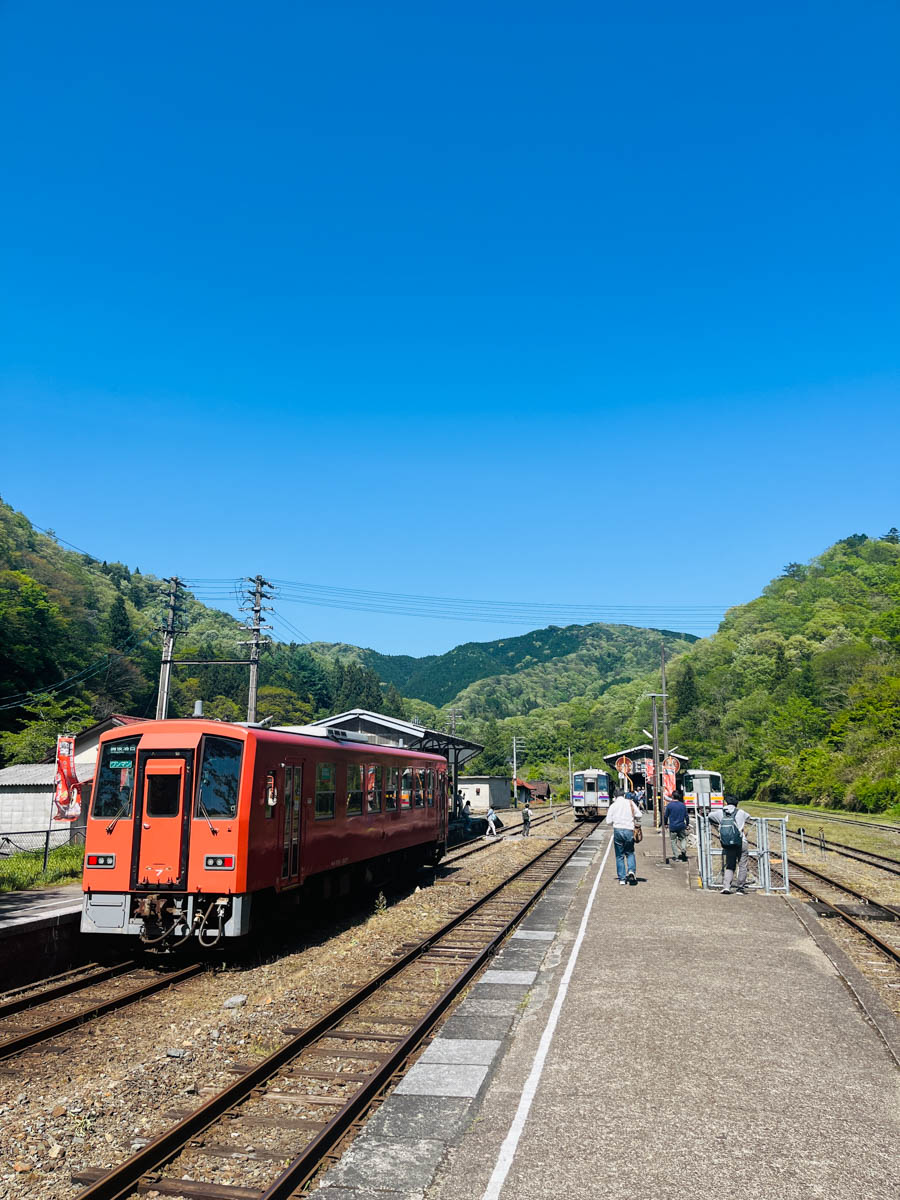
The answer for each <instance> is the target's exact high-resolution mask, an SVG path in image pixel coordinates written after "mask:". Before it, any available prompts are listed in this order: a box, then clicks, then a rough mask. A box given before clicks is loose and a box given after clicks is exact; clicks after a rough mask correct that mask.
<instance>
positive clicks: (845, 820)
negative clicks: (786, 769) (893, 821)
mask: <svg viewBox="0 0 900 1200" xmlns="http://www.w3.org/2000/svg"><path fill="white" fill-rule="evenodd" d="M779 808H781V806H780V805H779ZM782 811H783V812H788V813H793V814H794V815H795V816H797V817H809V818H810V820H812V818H814V817H815V818H816V819H818V820H819V821H834V823H835V824H836V825H862V826H863V827H864V828H865V829H884V830H886V831H887V832H888V833H900V825H883V824H880V823H879V822H878V821H857V820H856V819H855V818H854V817H838V816H832V815H831V813H821V812H816V811H815V809H812V810H810V809H805V810H804V809H802V808H784V809H782ZM751 815H753V814H751ZM762 815H764V816H768V817H771V816H775V815H777V814H775V813H772V812H766V813H764V814H762Z"/></svg>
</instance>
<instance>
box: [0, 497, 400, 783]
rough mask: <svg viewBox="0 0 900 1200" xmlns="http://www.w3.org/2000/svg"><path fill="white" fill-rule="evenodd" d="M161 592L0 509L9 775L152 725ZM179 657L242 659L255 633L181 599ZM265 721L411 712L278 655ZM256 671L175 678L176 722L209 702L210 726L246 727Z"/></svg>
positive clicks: (333, 672) (373, 687)
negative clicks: (104, 736) (126, 727)
mask: <svg viewBox="0 0 900 1200" xmlns="http://www.w3.org/2000/svg"><path fill="white" fill-rule="evenodd" d="M163 597H164V586H163V582H162V581H161V580H159V579H157V578H155V577H154V576H152V575H143V574H141V572H140V571H139V570H137V569H134V570H131V569H129V568H128V567H126V566H125V565H124V564H122V563H117V562H113V563H110V562H102V561H99V560H97V559H95V558H92V557H91V556H90V555H88V554H80V553H77V552H75V551H73V550H66V549H64V548H63V547H62V546H60V545H59V543H58V542H57V541H56V540H55V539H54V537H53V536H47V535H46V534H43V533H40V532H39V531H38V530H36V529H35V528H34V527H33V526H32V525H31V523H30V522H29V521H28V520H27V518H26V517H24V516H23V515H22V514H21V513H17V512H15V511H14V510H13V509H12V508H10V507H9V506H8V505H6V504H4V503H3V502H2V501H0V765H4V764H6V763H11V762H30V761H34V760H39V759H41V758H42V757H43V756H44V755H45V754H47V753H48V752H50V751H52V749H53V747H54V745H55V743H56V736H57V734H58V733H63V732H66V731H68V732H73V733H77V732H78V731H79V730H81V729H84V728H86V727H87V726H89V725H91V724H93V723H95V722H96V721H99V720H102V719H103V718H104V717H106V716H108V715H109V713H111V712H126V713H130V714H132V715H135V716H151V717H152V716H153V715H154V712H155V707H156V695H157V687H158V681H159V664H160V657H161V651H160V638H159V630H160V628H161V626H162V623H163V614H164V609H165V601H164V598H163ZM180 608H181V618H180V625H181V628H182V629H183V633H182V634H181V635H180V636H179V637H178V639H177V644H176V658H185V659H187V658H195V659H196V658H200V659H210V660H216V659H228V658H241V657H243V656H244V655H245V654H246V648H243V649H242V648H241V647H240V646H239V643H240V642H241V641H246V639H247V630H246V628H245V627H244V626H243V625H242V624H241V623H240V622H239V621H236V620H235V618H234V617H232V616H230V615H229V614H228V613H223V612H218V611H217V610H215V609H211V608H207V607H206V606H205V605H203V604H200V603H198V602H197V601H196V600H195V599H194V598H193V597H192V596H191V595H190V593H184V594H183V596H182V600H181V605H180ZM260 684H261V686H260V689H259V712H260V716H272V717H274V719H275V721H276V722H279V723H288V722H303V721H308V720H311V719H312V718H314V717H316V716H321V715H324V714H325V713H328V712H337V711H340V710H342V709H346V708H353V707H356V706H357V705H359V706H365V707H368V708H376V709H381V710H382V711H386V712H395V713H397V714H398V715H399V714H400V713H402V711H403V704H402V700H401V698H400V696H399V694H398V693H397V692H396V690H395V689H393V688H390V687H389V688H386V689H385V688H382V686H381V682H380V680H379V678H378V676H377V675H375V673H374V672H373V671H371V670H369V669H368V668H367V667H365V666H364V665H363V664H361V663H348V664H344V663H326V664H323V662H322V661H321V660H320V659H319V658H317V657H315V656H313V655H311V654H310V653H309V652H308V651H307V650H306V649H305V648H304V647H301V646H295V645H291V646H285V645H276V646H274V647H272V649H271V650H269V651H268V652H267V653H266V654H265V655H264V657H263V661H262V665H261V667H260ZM247 690H248V671H247V669H246V668H245V667H241V666H236V667H234V666H226V665H224V664H223V665H221V666H218V665H210V666H203V667H182V668H180V669H179V668H176V670H175V672H174V673H173V681H172V692H171V701H170V709H169V711H170V714H171V715H172V716H186V715H189V714H190V713H191V712H192V710H193V702H194V700H195V699H203V700H204V701H205V702H206V704H205V711H206V712H207V714H208V715H210V716H216V717H222V718H226V719H230V720H243V719H245V718H246V712H247Z"/></svg>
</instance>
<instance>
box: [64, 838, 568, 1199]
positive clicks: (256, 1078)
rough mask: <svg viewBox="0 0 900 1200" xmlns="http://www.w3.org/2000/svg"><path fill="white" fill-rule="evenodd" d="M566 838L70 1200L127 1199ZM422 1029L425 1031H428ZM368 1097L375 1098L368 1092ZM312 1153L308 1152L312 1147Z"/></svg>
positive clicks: (341, 1127)
mask: <svg viewBox="0 0 900 1200" xmlns="http://www.w3.org/2000/svg"><path fill="white" fill-rule="evenodd" d="M589 832H590V831H589ZM570 836H571V835H568V834H567V835H564V836H563V837H560V838H558V839H557V840H556V841H555V842H553V843H551V845H549V846H548V847H547V848H546V849H545V850H542V851H541V852H540V853H539V854H537V855H536V856H535V857H534V858H533V859H531V860H530V861H529V862H528V863H526V864H525V865H524V866H522V867H520V868H519V869H518V870H517V871H515V872H514V873H513V874H512V875H511V876H510V877H509V878H508V879H505V880H503V882H502V883H500V884H498V885H497V886H496V887H494V888H492V889H491V890H490V891H489V892H488V893H487V894H486V895H484V896H482V897H481V898H480V899H479V900H477V901H475V903H474V904H472V905H470V906H469V907H468V908H466V909H465V910H464V911H463V912H461V913H458V914H457V915H456V916H455V917H452V918H451V919H450V920H449V921H448V922H446V923H445V924H444V925H443V926H441V927H440V928H439V929H437V930H436V931H435V932H434V933H432V934H429V935H428V937H426V938H424V939H423V940H422V941H421V942H419V943H418V944H417V945H416V946H415V947H413V949H411V950H409V951H408V952H407V953H405V954H403V955H402V956H400V957H399V958H397V960H396V961H395V962H393V963H391V964H390V966H388V967H386V968H385V969H384V970H383V971H381V972H380V973H379V974H378V975H376V976H375V977H374V978H373V979H371V980H369V981H368V983H365V984H363V986H362V987H361V988H358V989H357V990H356V991H355V992H353V993H352V995H350V996H348V997H347V998H346V999H345V1000H343V1001H341V1002H340V1003H339V1004H338V1005H336V1006H335V1007H334V1008H333V1009H332V1010H331V1011H330V1012H329V1013H326V1014H325V1015H324V1016H322V1017H320V1018H319V1019H318V1020H317V1021H315V1022H314V1023H313V1024H312V1025H311V1026H309V1028H308V1029H305V1030H304V1031H303V1032H301V1033H299V1034H297V1035H296V1036H295V1037H293V1038H291V1040H290V1041H288V1042H286V1043H285V1044H284V1045H283V1046H281V1047H280V1048H279V1049H278V1050H276V1051H274V1052H273V1053H272V1054H270V1055H269V1056H268V1058H265V1059H263V1060H262V1062H259V1063H257V1064H256V1065H255V1066H253V1067H251V1068H250V1069H249V1070H248V1071H246V1072H245V1073H244V1074H243V1075H241V1076H240V1077H239V1078H238V1079H236V1080H235V1081H234V1082H233V1083H231V1084H229V1085H228V1086H226V1087H225V1088H223V1089H222V1090H221V1091H220V1092H218V1093H217V1094H216V1095H215V1096H213V1097H211V1098H210V1099H209V1100H208V1101H206V1103H205V1104H202V1105H201V1106H200V1107H199V1108H197V1109H195V1110H194V1112H192V1113H190V1114H188V1116H186V1117H184V1118H183V1119H182V1120H181V1121H179V1122H178V1123H177V1124H175V1125H173V1126H171V1127H170V1128H169V1129H167V1130H164V1131H163V1132H162V1133H161V1134H159V1135H158V1136H157V1137H156V1138H154V1139H153V1140H152V1141H151V1142H149V1143H148V1144H147V1145H146V1146H144V1147H142V1148H141V1149H140V1150H138V1151H137V1152H136V1153H135V1154H133V1155H132V1156H131V1157H130V1158H128V1159H126V1160H125V1162H123V1163H121V1164H120V1165H119V1166H118V1167H114V1168H112V1170H110V1171H108V1172H105V1173H104V1174H103V1176H102V1177H101V1178H99V1179H96V1180H95V1181H94V1182H92V1183H91V1184H90V1185H89V1186H88V1187H87V1188H86V1189H85V1190H84V1191H82V1192H80V1193H79V1195H78V1196H77V1197H76V1200H125V1197H127V1196H129V1195H130V1194H131V1193H132V1192H133V1191H134V1190H135V1189H136V1188H137V1187H138V1185H139V1184H140V1181H141V1179H142V1177H143V1176H146V1175H147V1174H148V1173H150V1172H155V1171H158V1170H159V1168H160V1167H162V1166H163V1165H164V1164H165V1163H166V1162H168V1161H169V1160H170V1159H171V1158H173V1157H175V1156H176V1155H177V1154H178V1153H179V1152H180V1151H181V1150H183V1149H184V1148H185V1147H186V1146H187V1144H188V1143H189V1142H190V1141H192V1140H193V1139H195V1138H197V1137H198V1136H199V1135H200V1134H202V1133H203V1132H204V1131H205V1130H206V1129H208V1128H209V1127H210V1126H212V1125H214V1124H215V1123H216V1122H217V1121H218V1120H219V1119H220V1118H221V1117H222V1116H224V1115H225V1113H227V1112H229V1111H230V1110H231V1109H234V1108H235V1107H236V1106H237V1105H239V1104H241V1103H243V1102H244V1101H245V1100H247V1099H248V1098H249V1097H250V1096H251V1095H252V1094H253V1093H254V1092H255V1091H256V1090H257V1089H258V1088H259V1087H260V1086H261V1085H262V1084H264V1083H266V1081H268V1080H269V1079H271V1078H273V1077H274V1076H276V1075H277V1074H278V1072H279V1071H280V1070H281V1069H282V1068H283V1067H285V1066H287V1064H288V1063H290V1062H291V1061H292V1060H294V1059H295V1058H297V1057H298V1056H299V1055H300V1054H301V1053H302V1051H303V1050H305V1049H306V1048H307V1047H309V1046H310V1045H312V1044H313V1043H314V1042H316V1041H318V1040H319V1039H320V1038H322V1037H323V1036H325V1035H326V1034H327V1033H328V1031H329V1030H332V1029H334V1028H335V1027H336V1026H338V1025H340V1023H341V1022H342V1021H344V1020H345V1019H346V1018H347V1017H348V1016H349V1015H350V1014H351V1013H353V1012H354V1011H356V1010H357V1009H358V1008H359V1007H360V1005H361V1004H362V1003H363V1001H365V1000H367V999H368V998H369V997H370V996H372V995H374V994H375V993H377V992H378V991H379V990H380V989H381V988H382V987H384V985H385V984H386V983H388V982H389V981H390V980H392V979H393V978H394V977H395V976H397V975H399V974H400V973H401V972H402V971H404V970H405V969H406V968H407V967H408V966H410V965H411V964H412V963H414V962H415V961H416V960H417V959H418V958H420V957H422V956H424V955H425V954H426V953H427V952H428V951H429V950H430V949H431V948H432V947H433V946H434V945H435V943H437V942H438V941H440V940H441V939H442V938H444V937H446V935H447V934H449V933H451V932H452V931H453V930H454V929H456V928H457V927H458V926H460V925H462V924H463V923H464V922H465V921H466V920H468V919H469V918H470V917H471V916H472V915H473V914H474V913H477V912H478V911H479V910H480V909H482V908H484V907H485V906H486V905H488V904H489V903H490V902H491V901H492V900H493V899H494V898H495V897H497V896H498V895H499V894H500V893H501V892H502V891H503V890H505V889H506V888H508V887H509V886H510V884H512V883H514V882H515V881H517V880H518V879H519V878H520V877H521V876H524V875H525V874H526V873H527V872H528V871H533V870H534V868H535V867H536V866H537V865H538V864H539V863H540V862H541V861H542V860H543V859H545V858H546V857H547V856H548V855H550V854H552V853H553V851H554V850H556V849H557V848H558V847H559V846H560V845H561V844H562V843H563V842H564V841H566V839H567V838H568V837H570ZM585 836H586V835H585ZM583 840H584V839H583V838H577V839H576V838H573V839H572V841H573V846H572V849H571V851H570V853H568V854H567V855H565V856H564V857H563V858H562V859H561V860H560V862H559V864H558V865H557V866H556V867H555V869H554V870H553V871H552V872H551V874H550V875H549V876H548V877H547V879H546V880H544V881H543V883H542V884H541V886H540V887H539V888H538V889H537V890H536V891H535V892H534V893H533V894H532V895H531V896H530V897H529V899H528V900H527V901H526V902H525V904H524V906H522V907H521V908H518V909H517V913H516V915H515V917H513V918H510V919H509V921H508V922H507V923H506V924H505V925H504V927H503V928H502V929H501V931H500V932H499V933H497V934H496V935H495V936H494V937H492V938H491V939H490V940H489V942H488V944H487V947H486V949H485V950H484V951H483V952H481V953H479V955H478V958H477V959H476V960H475V963H477V965H475V963H473V964H467V965H466V969H465V971H464V972H463V973H462V976H461V978H462V980H463V982H461V983H459V986H458V988H457V991H458V990H461V988H462V987H464V986H465V983H466V982H468V979H469V978H470V977H471V975H472V974H474V973H475V971H477V970H478V969H479V968H480V966H481V965H483V962H484V961H485V959H486V957H488V951H489V950H490V949H491V948H493V947H495V946H496V945H497V943H498V942H499V941H500V940H502V938H504V937H505V936H506V934H507V933H508V932H509V928H510V927H511V925H513V924H515V923H516V921H518V920H520V919H521V915H522V912H523V911H526V910H527V909H528V908H530V906H531V905H532V904H533V903H534V901H535V900H536V899H537V898H538V896H539V895H540V894H541V893H542V892H543V891H544V890H545V888H546V887H548V886H549V884H550V883H551V882H552V880H553V879H554V878H555V877H556V875H557V874H558V873H559V872H560V871H561V870H562V869H563V867H564V866H565V865H566V864H567V863H568V861H569V860H570V859H571V857H572V855H574V854H575V853H576V851H577V850H578V849H579V847H580V846H581V844H582V842H583ZM451 986H452V985H451ZM449 990H450V989H447V990H446V991H445V993H444V994H443V995H442V996H441V997H440V999H439V1000H438V1001H437V1002H436V1004H435V1005H433V1006H432V1009H430V1010H429V1015H431V1014H432V1013H433V1014H434V1015H433V1017H432V1020H431V1023H430V1024H433V1023H434V1021H435V1020H436V1019H437V1017H438V1016H439V1015H440V1013H441V1012H443V1010H444V1008H446V1007H447V1005H448V1004H449V1003H450V1000H451V999H452V997H449V998H448V992H449ZM454 994H455V993H454ZM428 1028H430V1025H429V1026H428ZM426 1032H427V1029H425V1028H424V1024H423V1028H422V1032H421V1033H420V1037H419V1040H421V1037H422V1036H424V1034H425V1033H426ZM411 1036H412V1035H410V1037H411ZM408 1042H409V1039H407V1041H404V1042H403V1043H402V1046H403V1052H402V1054H400V1053H399V1052H398V1053H397V1054H394V1055H392V1056H391V1060H388V1061H386V1062H385V1063H384V1064H383V1066H382V1067H380V1068H379V1069H378V1071H377V1078H378V1081H379V1082H378V1088H379V1089H380V1088H382V1087H384V1086H385V1084H386V1083H387V1081H388V1080H389V1079H390V1077H391V1076H392V1075H393V1074H394V1073H395V1072H396V1070H397V1066H398V1064H399V1063H400V1062H402V1061H403V1060H404V1059H405V1058H407V1057H408V1056H409V1054H410V1052H411V1045H410V1044H408ZM364 1090H365V1091H368V1090H370V1089H368V1086H367V1088H366V1089H364ZM372 1094H373V1095H374V1092H373V1093H372ZM370 1100H371V1096H369V1097H368V1098H366V1099H365V1100H363V1092H357V1093H356V1094H355V1095H354V1096H353V1097H352V1098H351V1100H350V1101H349V1103H348V1105H347V1106H346V1110H345V1109H342V1110H341V1112H340V1113H338V1114H337V1115H336V1116H335V1117H334V1118H333V1119H332V1120H331V1121H330V1122H329V1124H328V1126H326V1129H323V1130H322V1131H321V1133H320V1134H319V1135H318V1136H317V1137H316V1138H315V1139H314V1142H315V1144H316V1145H317V1147H318V1154H319V1159H321V1157H322V1156H323V1155H324V1153H325V1149H326V1147H325V1138H324V1135H325V1133H326V1131H329V1130H330V1131H331V1141H330V1142H329V1145H331V1144H333V1143H334V1141H336V1140H337V1139H338V1138H339V1137H340V1136H342V1135H343V1133H344V1132H345V1130H346V1128H347V1127H349V1125H350V1124H351V1123H352V1122H353V1120H355V1118H356V1116H357V1115H358V1114H359V1113H360V1112H361V1111H362V1110H363V1108H364V1107H365V1106H366V1105H367V1104H369V1103H370ZM351 1114H352V1115H351ZM310 1145H312V1143H311V1144H310ZM309 1149H310V1147H307V1148H306V1149H305V1150H304V1151H303V1152H302V1153H301V1155H300V1156H298V1158H297V1159H294V1160H293V1162H292V1163H291V1164H290V1166H289V1167H288V1168H287V1170H286V1171H285V1172H283V1173H282V1175H281V1176H279V1177H278V1179H276V1180H275V1183H273V1184H272V1185H271V1188H270V1189H269V1192H270V1193H271V1194H273V1195H274V1194H277V1195H288V1194H289V1193H290V1192H291V1191H293V1190H294V1189H295V1187H296V1186H297V1185H296V1183H295V1182H293V1181H294V1180H295V1179H296V1177H297V1176H298V1172H299V1171H302V1170H306V1169H307V1168H306V1166H300V1167H298V1166H297V1164H298V1162H301V1163H303V1164H305V1163H306V1160H307V1154H308V1151H309ZM313 1169H314V1168H313ZM88 1174H90V1173H89V1172H85V1173H84V1175H88ZM288 1179H290V1180H291V1182H290V1183H289V1184H288V1182H287V1180H288ZM167 1182H168V1181H167ZM182 1182H186V1181H182ZM160 1183H162V1180H160ZM149 1186H151V1187H152V1186H153V1185H149ZM208 1186H209V1190H210V1194H212V1193H214V1192H215V1191H216V1187H215V1185H208ZM274 1188H277V1189H278V1190H277V1192H272V1189H274ZM141 1190H147V1189H146V1187H142V1188H141ZM156 1190H160V1189H156ZM225 1191H227V1189H225V1188H224V1187H223V1188H222V1192H223V1193H224V1192H225ZM268 1194H269V1193H267V1195H268Z"/></svg>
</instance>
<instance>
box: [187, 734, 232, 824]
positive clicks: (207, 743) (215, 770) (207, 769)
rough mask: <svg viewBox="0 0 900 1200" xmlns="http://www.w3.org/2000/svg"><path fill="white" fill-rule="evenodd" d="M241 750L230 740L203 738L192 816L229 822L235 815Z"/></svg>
mask: <svg viewBox="0 0 900 1200" xmlns="http://www.w3.org/2000/svg"><path fill="white" fill-rule="evenodd" d="M242 751H243V744H242V743H241V742H238V741H235V740H234V739H233V738H223V737H208V738H205V739H204V742H203V766H202V768H201V770H200V786H199V787H198V788H197V807H196V809H195V811H194V816H195V817H203V818H205V819H207V820H209V819H213V820H215V819H216V818H218V819H219V820H226V821H230V820H233V819H234V817H236V816H237V808H238V788H239V784H240V781H241V754H242Z"/></svg>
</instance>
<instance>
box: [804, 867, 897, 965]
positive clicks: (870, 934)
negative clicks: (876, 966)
mask: <svg viewBox="0 0 900 1200" xmlns="http://www.w3.org/2000/svg"><path fill="white" fill-rule="evenodd" d="M788 862H789V864H790V866H791V867H792V868H793V869H792V871H791V890H793V889H794V888H797V889H798V890H799V891H801V892H804V893H805V894H806V895H807V896H809V897H810V899H811V900H814V901H815V903H816V904H817V905H819V906H820V907H821V908H823V909H825V911H826V913H827V914H829V915H831V916H835V917H839V918H840V919H841V920H842V921H843V922H845V923H846V924H847V925H850V926H851V927H852V928H853V929H855V930H856V931H857V932H858V933H861V934H862V935H863V937H865V938H866V939H867V940H868V941H869V942H871V943H872V944H873V945H874V946H877V947H878V949H879V950H880V951H881V952H882V953H883V954H884V955H886V956H887V957H888V958H889V959H891V961H892V962H894V963H895V964H897V965H898V966H900V948H898V946H900V939H898V945H896V946H895V945H892V944H891V943H890V942H886V941H885V940H884V938H882V937H880V936H879V935H878V934H877V933H876V932H875V931H874V930H873V929H870V928H869V927H868V926H867V925H865V924H863V922H864V921H865V920H866V917H865V916H861V915H860V914H858V913H850V912H846V911H845V909H844V908H842V907H841V906H840V904H839V902H834V901H832V900H829V899H828V898H827V897H825V896H823V895H822V887H821V885H822V884H824V885H825V886H826V887H829V888H832V889H834V890H835V891H838V892H844V893H846V895H848V896H852V897H853V898H854V899H855V900H857V901H859V902H860V903H861V904H864V905H866V906H867V907H868V908H871V909H872V910H873V917H872V918H870V919H874V920H878V919H879V918H878V917H875V916H874V912H878V913H880V914H881V919H885V920H889V921H896V920H897V919H898V918H900V911H898V910H897V909H896V908H895V907H893V906H891V905H888V904H881V903H880V902H879V901H877V900H873V899H872V898H871V896H867V895H866V894H865V893H864V892H860V891H858V890H857V889H856V888H854V887H851V886H850V884H847V883H841V882H840V881H839V880H837V879H833V878H832V877H831V876H830V875H825V874H823V873H822V872H821V871H816V870H815V869H814V868H812V867H808V866H806V865H805V864H804V863H798V862H797V861H796V859H793V858H788ZM797 871H800V872H803V873H805V874H806V875H807V876H808V877H809V878H810V879H813V880H815V881H816V883H817V884H818V886H816V885H812V886H811V885H809V884H806V883H803V882H802V881H798V880H797V877H796V872H797Z"/></svg>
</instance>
